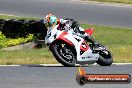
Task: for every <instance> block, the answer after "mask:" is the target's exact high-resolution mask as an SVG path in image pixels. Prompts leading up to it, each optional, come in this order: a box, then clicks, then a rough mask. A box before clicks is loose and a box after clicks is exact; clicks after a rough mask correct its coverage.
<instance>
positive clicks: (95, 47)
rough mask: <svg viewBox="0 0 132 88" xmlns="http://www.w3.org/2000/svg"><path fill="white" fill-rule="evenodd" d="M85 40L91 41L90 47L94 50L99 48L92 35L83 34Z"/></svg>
mask: <svg viewBox="0 0 132 88" xmlns="http://www.w3.org/2000/svg"><path fill="white" fill-rule="evenodd" d="M84 39H85V40H86V41H87V42H91V43H92V47H93V49H94V50H96V49H98V48H99V45H100V44H99V43H98V42H97V41H95V40H94V39H93V38H92V37H90V36H85V38H84Z"/></svg>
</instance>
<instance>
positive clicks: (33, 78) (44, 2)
mask: <svg viewBox="0 0 132 88" xmlns="http://www.w3.org/2000/svg"><path fill="white" fill-rule="evenodd" d="M48 12H52V13H54V14H56V15H57V16H58V17H60V18H66V17H70V18H74V19H76V20H78V21H80V22H86V23H90V24H99V25H110V26H118V27H119V26H121V27H129V28H131V27H132V7H131V6H115V5H108V6H107V5H103V4H101V5H100V4H91V3H87V4H86V3H82V2H76V1H71V0H0V14H12V15H18V16H28V17H39V18H42V17H43V16H44V15H46V14H47V13H48ZM84 68H85V70H86V71H87V73H89V74H92V73H94V74H95V73H97V74H110V73H111V74H121V73H122V74H130V75H132V65H112V66H110V67H103V66H102V67H101V66H96V65H95V66H88V67H84ZM76 73H77V67H62V66H51V67H50V66H49V67H44V66H42V67H41V66H36V67H32V66H30V67H28V66H20V67H18V66H13V67H12V66H11V67H9V66H0V88H132V83H130V84H86V85H84V86H80V85H78V84H77V82H76Z"/></svg>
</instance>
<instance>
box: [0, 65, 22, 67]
mask: <svg viewBox="0 0 132 88" xmlns="http://www.w3.org/2000/svg"><path fill="white" fill-rule="evenodd" d="M6 66H9V67H18V66H20V65H0V67H6Z"/></svg>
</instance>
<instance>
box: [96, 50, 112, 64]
mask: <svg viewBox="0 0 132 88" xmlns="http://www.w3.org/2000/svg"><path fill="white" fill-rule="evenodd" d="M99 55H100V56H99V58H98V61H97V64H99V65H100V66H110V65H111V64H112V63H113V58H112V55H111V53H110V52H109V51H107V50H105V51H102V52H101V53H99Z"/></svg>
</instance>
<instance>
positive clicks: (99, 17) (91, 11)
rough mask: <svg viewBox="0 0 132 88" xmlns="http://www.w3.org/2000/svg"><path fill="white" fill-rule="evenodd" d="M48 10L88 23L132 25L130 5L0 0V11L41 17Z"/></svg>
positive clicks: (52, 0)
mask: <svg viewBox="0 0 132 88" xmlns="http://www.w3.org/2000/svg"><path fill="white" fill-rule="evenodd" d="M48 12H51V13H54V14H55V15H57V16H58V17H60V18H67V17H70V18H74V19H76V20H78V21H80V22H87V23H90V24H99V25H110V26H118V27H120V26H121V27H130V28H131V27H132V7H131V6H116V5H104V4H92V3H83V2H79V1H77V0H0V13H1V14H13V15H20V16H28V17H30V16H33V17H34V16H35V17H39V18H43V16H45V15H46V14H47V13H48Z"/></svg>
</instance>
